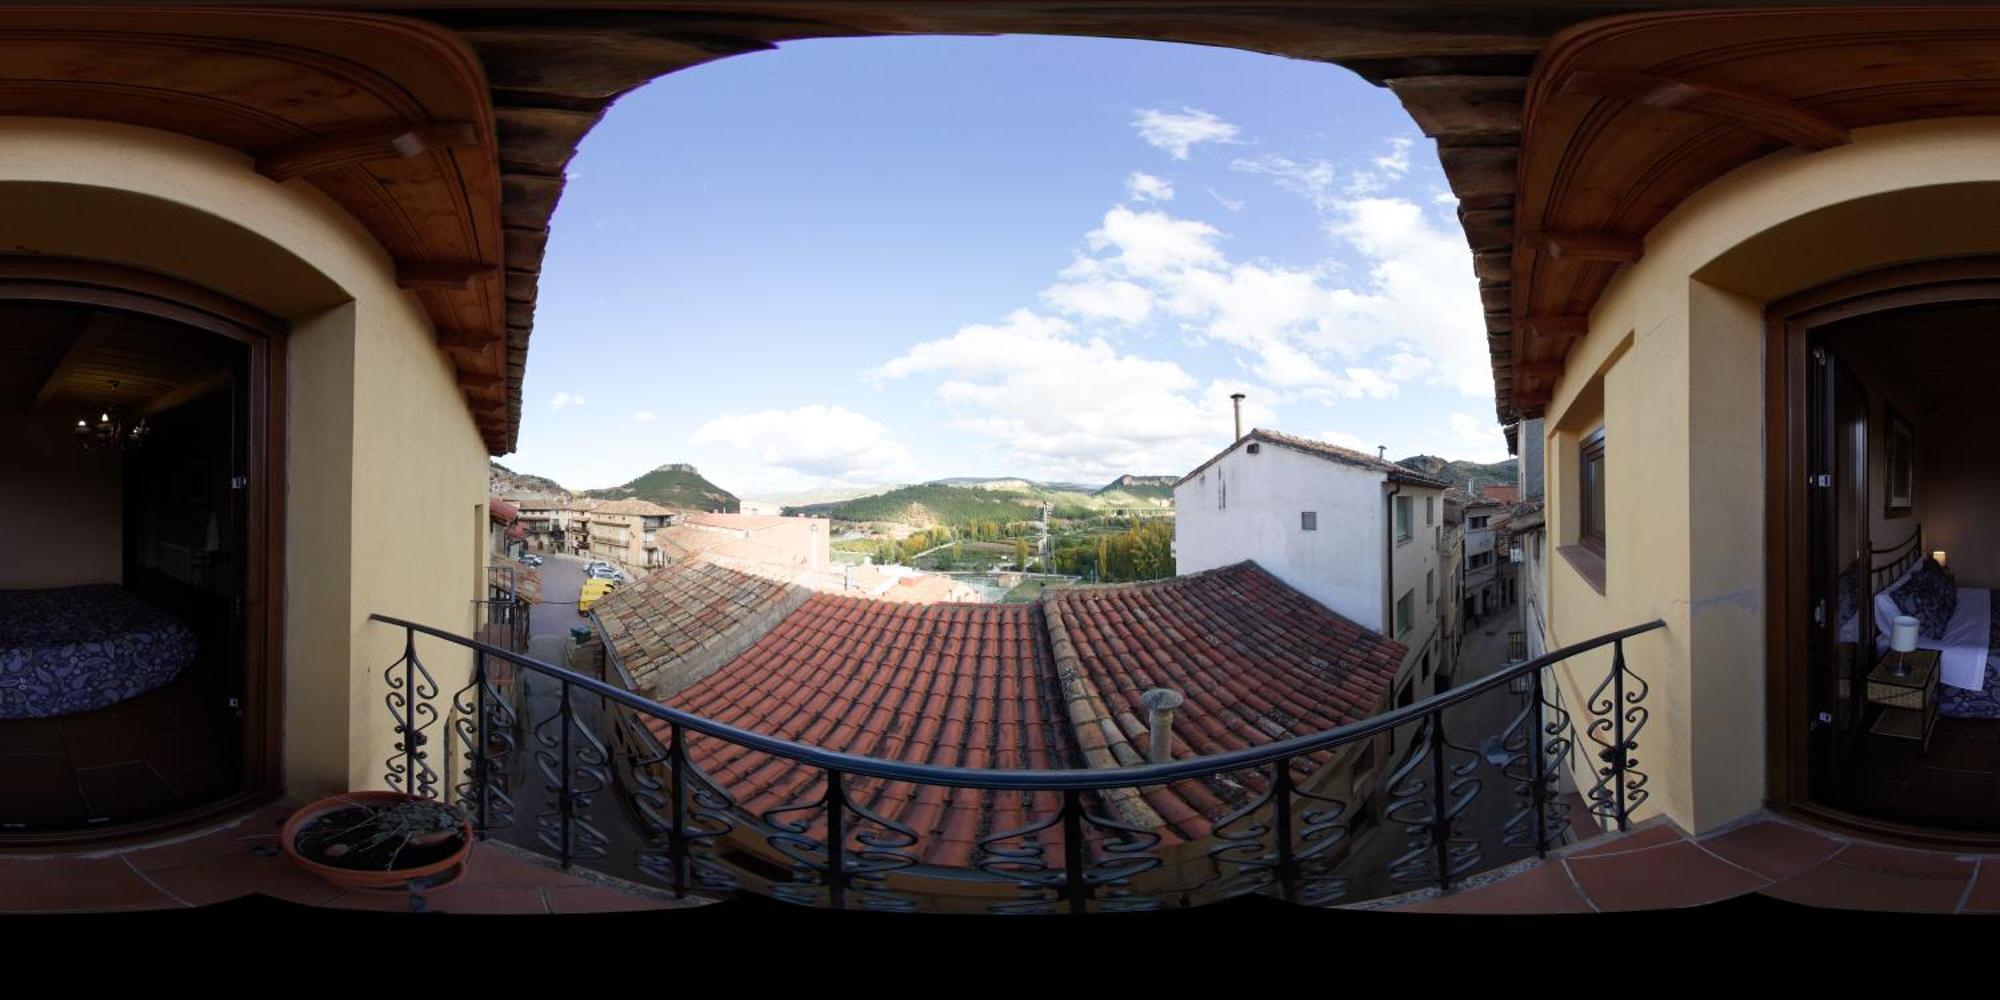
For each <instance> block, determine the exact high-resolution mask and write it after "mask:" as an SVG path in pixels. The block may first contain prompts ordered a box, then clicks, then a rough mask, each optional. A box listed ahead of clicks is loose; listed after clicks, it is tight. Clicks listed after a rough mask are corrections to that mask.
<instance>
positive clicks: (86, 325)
mask: <svg viewBox="0 0 2000 1000" xmlns="http://www.w3.org/2000/svg"><path fill="white" fill-rule="evenodd" d="M117 322H118V321H117V320H116V319H113V318H112V316H111V314H110V313H105V312H93V313H91V314H90V316H89V318H87V319H85V320H84V321H83V326H82V327H81V328H80V329H78V330H77V332H76V339H75V340H72V341H70V344H69V348H68V349H67V350H65V351H63V356H62V357H61V358H59V359H57V360H56V364H55V367H54V368H52V369H50V371H49V374H48V377H47V378H44V379H42V387H41V388H40V389H38V390H36V392H35V398H34V399H33V400H32V401H30V402H29V403H28V412H30V413H33V412H35V411H36V410H39V409H41V408H42V407H44V406H47V405H48V402H49V400H51V399H54V398H55V395H56V393H57V392H59V391H61V390H62V386H63V383H64V382H67V381H69V377H70V375H71V374H73V373H75V371H76V369H77V368H78V366H80V365H82V364H83V361H84V359H85V358H87V357H89V356H90V352H91V351H94V350H96V349H97V345H98V344H101V343H103V342H104V338H105V335H107V334H109V333H110V332H111V329H112V327H114V326H116V325H117Z"/></svg>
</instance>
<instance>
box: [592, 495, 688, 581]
mask: <svg viewBox="0 0 2000 1000" xmlns="http://www.w3.org/2000/svg"><path fill="white" fill-rule="evenodd" d="M682 513H683V512H681V511H677V510H674V509H673V508H670V507H662V506H660V505H659V504H656V503H653V502H652V501H650V500H636V499H632V498H626V499H624V500H606V501H603V502H601V503H599V504H597V505H596V506H594V507H592V508H591V509H590V511H589V514H588V520H587V522H586V527H585V531H586V533H587V534H588V535H589V538H590V541H589V552H590V555H591V556H592V557H593V558H597V559H605V560H609V561H611V562H614V563H617V564H619V565H621V566H624V567H626V568H627V569H629V570H632V571H635V572H644V571H646V570H649V569H655V568H657V567H660V566H665V565H666V564H667V563H666V556H665V554H664V553H663V552H661V550H660V545H659V541H658V539H657V537H656V534H657V532H658V531H659V530H660V529H661V528H664V527H667V526H668V525H672V524H677V523H679V522H680V518H681V516H682Z"/></svg>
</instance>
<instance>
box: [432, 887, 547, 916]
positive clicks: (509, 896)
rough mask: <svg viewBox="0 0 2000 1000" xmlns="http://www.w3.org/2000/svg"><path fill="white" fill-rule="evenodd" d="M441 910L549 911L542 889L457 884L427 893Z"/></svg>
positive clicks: (515, 912) (437, 909)
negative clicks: (477, 886) (486, 887)
mask: <svg viewBox="0 0 2000 1000" xmlns="http://www.w3.org/2000/svg"><path fill="white" fill-rule="evenodd" d="M425 902H426V903H427V904H429V906H430V908H431V909H433V910H436V911H438V912H439V913H491V914H507V913H511V914H541V913H547V912H549V908H548V906H547V905H546V904H545V903H543V902H542V890H540V889H480V888H475V887H473V886H467V885H455V886H452V887H451V888H449V889H445V890H443V891H441V892H434V893H431V894H429V895H428V896H426V897H425Z"/></svg>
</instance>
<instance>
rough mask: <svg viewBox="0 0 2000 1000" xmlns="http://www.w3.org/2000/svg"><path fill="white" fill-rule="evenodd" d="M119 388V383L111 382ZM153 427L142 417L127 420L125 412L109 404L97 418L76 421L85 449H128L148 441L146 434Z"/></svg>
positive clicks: (112, 386)
mask: <svg viewBox="0 0 2000 1000" xmlns="http://www.w3.org/2000/svg"><path fill="white" fill-rule="evenodd" d="M111 388H113V389H116V388H118V383H116V382H113V383H111ZM152 432H153V428H152V426H151V425H149V424H147V423H146V418H145V417H140V418H139V419H138V420H136V421H133V422H132V423H131V424H129V425H128V424H127V423H126V422H125V414H124V413H123V412H122V411H120V410H119V409H118V408H117V407H113V406H107V407H105V408H104V409H102V410H99V411H98V415H97V419H96V420H95V421H91V420H78V421H77V422H76V440H77V443H78V444H81V445H83V450H85V451H111V450H118V451H126V450H130V449H133V448H137V447H139V446H140V445H142V444H145V443H146V435H148V434H151V433H152Z"/></svg>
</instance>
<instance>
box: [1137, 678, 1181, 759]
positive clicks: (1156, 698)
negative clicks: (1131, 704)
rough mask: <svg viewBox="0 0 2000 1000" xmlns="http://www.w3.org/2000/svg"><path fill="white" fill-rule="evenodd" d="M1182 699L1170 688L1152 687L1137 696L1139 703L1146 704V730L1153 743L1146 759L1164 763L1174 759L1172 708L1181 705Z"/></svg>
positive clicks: (1178, 693)
mask: <svg viewBox="0 0 2000 1000" xmlns="http://www.w3.org/2000/svg"><path fill="white" fill-rule="evenodd" d="M1183 700H1184V699H1183V698H1182V697H1181V693H1180V692H1179V691H1175V690H1174V689H1172V688H1154V689H1152V690H1151V691H1148V692H1146V693H1145V694H1143V695H1140V696H1139V703H1140V704H1142V705H1144V706H1146V731H1147V732H1148V734H1150V735H1151V736H1152V743H1153V745H1152V747H1151V748H1150V749H1149V750H1148V752H1147V754H1146V759H1147V760H1149V761H1151V762H1153V763H1155V764H1165V763H1166V762H1168V761H1170V760H1173V759H1174V709H1176V708H1179V707H1181V702H1182V701H1183Z"/></svg>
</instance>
